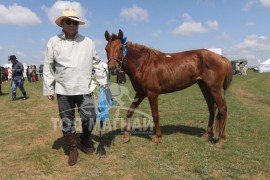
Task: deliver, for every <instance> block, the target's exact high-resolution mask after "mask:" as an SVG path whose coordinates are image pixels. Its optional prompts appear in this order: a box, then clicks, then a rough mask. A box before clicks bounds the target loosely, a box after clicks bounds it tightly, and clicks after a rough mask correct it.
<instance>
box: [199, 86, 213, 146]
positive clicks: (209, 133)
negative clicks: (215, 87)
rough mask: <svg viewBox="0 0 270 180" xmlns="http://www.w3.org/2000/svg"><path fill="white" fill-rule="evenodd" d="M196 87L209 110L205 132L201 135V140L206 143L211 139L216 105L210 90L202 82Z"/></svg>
mask: <svg viewBox="0 0 270 180" xmlns="http://www.w3.org/2000/svg"><path fill="white" fill-rule="evenodd" d="M198 85H199V87H200V89H201V91H202V93H203V96H204V99H205V100H206V103H207V107H208V110H209V120H208V126H207V130H206V132H205V133H204V134H203V135H202V138H203V139H204V140H206V141H208V140H209V137H213V134H214V133H213V124H214V119H215V114H216V109H217V108H216V105H215V101H214V98H213V96H212V94H211V92H210V89H209V88H208V87H207V86H206V85H205V84H204V82H202V81H199V82H198Z"/></svg>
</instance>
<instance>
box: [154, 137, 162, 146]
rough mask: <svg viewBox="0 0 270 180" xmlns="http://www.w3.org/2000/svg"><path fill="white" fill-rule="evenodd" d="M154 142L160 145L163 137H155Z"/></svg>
mask: <svg viewBox="0 0 270 180" xmlns="http://www.w3.org/2000/svg"><path fill="white" fill-rule="evenodd" d="M152 142H154V143H156V144H158V143H160V142H161V137H157V136H155V137H153V138H152Z"/></svg>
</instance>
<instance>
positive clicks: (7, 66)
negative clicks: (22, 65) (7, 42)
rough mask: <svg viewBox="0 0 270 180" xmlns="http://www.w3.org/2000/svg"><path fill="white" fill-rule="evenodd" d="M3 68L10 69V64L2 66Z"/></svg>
mask: <svg viewBox="0 0 270 180" xmlns="http://www.w3.org/2000/svg"><path fill="white" fill-rule="evenodd" d="M3 67H4V68H10V69H12V64H5V65H3Z"/></svg>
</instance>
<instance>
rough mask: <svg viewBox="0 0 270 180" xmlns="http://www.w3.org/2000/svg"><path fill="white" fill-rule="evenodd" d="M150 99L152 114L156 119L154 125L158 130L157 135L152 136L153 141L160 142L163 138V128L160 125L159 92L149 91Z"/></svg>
mask: <svg viewBox="0 0 270 180" xmlns="http://www.w3.org/2000/svg"><path fill="white" fill-rule="evenodd" d="M148 99H149V103H150V106H151V111H152V116H153V120H154V126H155V130H156V136H154V137H153V138H152V141H153V142H155V143H159V142H160V140H161V129H160V126H159V112H158V94H155V93H148Z"/></svg>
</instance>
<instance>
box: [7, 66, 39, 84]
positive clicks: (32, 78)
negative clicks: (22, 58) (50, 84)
mask: <svg viewBox="0 0 270 180" xmlns="http://www.w3.org/2000/svg"><path fill="white" fill-rule="evenodd" d="M4 69H5V73H4V81H10V80H12V69H10V67H6V68H4ZM26 76H27V80H28V82H30V83H31V82H33V83H34V84H35V83H36V81H37V80H38V78H39V77H40V78H42V77H43V70H42V69H39V70H37V67H36V65H30V66H27V69H26ZM38 76H39V77H38Z"/></svg>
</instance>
